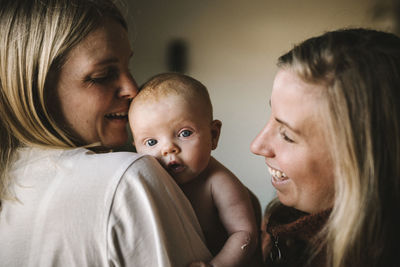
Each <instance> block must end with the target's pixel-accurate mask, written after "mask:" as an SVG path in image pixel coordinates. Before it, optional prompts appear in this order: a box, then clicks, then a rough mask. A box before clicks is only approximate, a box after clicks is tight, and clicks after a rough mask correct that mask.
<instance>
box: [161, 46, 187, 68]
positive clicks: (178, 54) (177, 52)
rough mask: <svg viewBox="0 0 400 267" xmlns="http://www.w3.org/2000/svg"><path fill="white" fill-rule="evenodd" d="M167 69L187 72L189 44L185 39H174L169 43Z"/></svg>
mask: <svg viewBox="0 0 400 267" xmlns="http://www.w3.org/2000/svg"><path fill="white" fill-rule="evenodd" d="M166 57H167V58H166V61H167V62H166V63H167V70H168V71H170V72H179V73H186V72H187V70H188V65H189V64H188V63H189V60H188V44H187V42H186V41H185V40H184V39H172V40H171V41H170V42H169V43H168V45H167V56H166Z"/></svg>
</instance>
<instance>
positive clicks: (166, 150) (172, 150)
mask: <svg viewBox="0 0 400 267" xmlns="http://www.w3.org/2000/svg"><path fill="white" fill-rule="evenodd" d="M179 152H180V149H179V147H178V146H177V145H175V144H174V143H172V142H170V143H167V144H165V145H164V146H163V148H162V151H161V154H162V155H163V156H167V155H169V154H177V153H179Z"/></svg>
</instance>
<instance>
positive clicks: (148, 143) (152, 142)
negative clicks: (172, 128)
mask: <svg viewBox="0 0 400 267" xmlns="http://www.w3.org/2000/svg"><path fill="white" fill-rule="evenodd" d="M144 143H145V145H146V146H155V145H156V144H157V143H158V141H157V140H156V139H147V140H146V141H145V142H144Z"/></svg>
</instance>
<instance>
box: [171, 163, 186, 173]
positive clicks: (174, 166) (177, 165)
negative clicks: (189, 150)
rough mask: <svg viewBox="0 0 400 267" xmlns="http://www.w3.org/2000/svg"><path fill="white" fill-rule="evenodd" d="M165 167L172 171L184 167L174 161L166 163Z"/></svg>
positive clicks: (179, 170) (181, 169) (180, 169)
mask: <svg viewBox="0 0 400 267" xmlns="http://www.w3.org/2000/svg"><path fill="white" fill-rule="evenodd" d="M167 168H168V170H170V171H172V172H173V173H179V172H182V171H183V170H184V169H185V166H184V165H183V164H180V163H178V162H176V161H171V162H169V163H168V164H167Z"/></svg>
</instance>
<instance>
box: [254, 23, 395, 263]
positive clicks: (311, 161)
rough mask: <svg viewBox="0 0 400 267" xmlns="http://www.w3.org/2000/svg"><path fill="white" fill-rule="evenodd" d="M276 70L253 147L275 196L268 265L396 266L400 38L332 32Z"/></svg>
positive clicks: (286, 58) (266, 249)
mask: <svg viewBox="0 0 400 267" xmlns="http://www.w3.org/2000/svg"><path fill="white" fill-rule="evenodd" d="M278 65H279V71H278V73H277V75H276V78H275V81H274V85H273V90H272V95H271V99H270V106H271V117H270V119H269V121H268V123H267V125H266V126H265V128H264V129H263V130H262V131H261V132H260V133H259V135H258V136H257V137H256V139H255V140H254V141H253V143H252V145H251V149H252V151H253V152H254V153H256V154H259V155H262V156H264V157H265V161H266V164H267V165H268V167H269V170H270V173H271V176H272V185H273V186H274V187H275V188H276V190H277V197H278V200H277V201H275V202H274V203H273V204H271V205H270V207H269V208H268V209H267V213H266V216H265V221H264V228H265V229H266V235H265V238H264V244H263V245H264V254H265V258H266V263H265V266H314V267H315V266H333V267H339V266H340V267H347V266H348V267H350V266H351V267H354V266H363V267H365V266H375V267H378V266H398V265H399V264H398V259H397V254H398V251H399V250H398V245H397V242H398V240H399V239H400V228H399V225H400V220H399V217H400V216H398V214H397V213H398V211H399V210H400V39H399V38H398V37H397V36H395V35H392V34H389V33H384V32H379V31H374V30H366V29H346V30H338V31H333V32H328V33H326V34H323V35H321V36H318V37H315V38H311V39H309V40H306V41H304V42H303V43H301V44H299V45H297V46H295V47H294V48H293V49H292V50H291V51H290V52H288V53H287V54H285V55H283V56H282V57H281V58H280V59H279V64H278Z"/></svg>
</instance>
